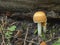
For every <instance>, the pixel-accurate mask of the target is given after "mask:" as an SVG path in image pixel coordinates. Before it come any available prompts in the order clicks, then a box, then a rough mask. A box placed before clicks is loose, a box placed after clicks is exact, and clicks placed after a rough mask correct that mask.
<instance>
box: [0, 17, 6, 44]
mask: <svg viewBox="0 0 60 45" xmlns="http://www.w3.org/2000/svg"><path fill="white" fill-rule="evenodd" d="M1 21H2V25H1V31H2V33H1V34H2V40H3V41H2V43H1V45H5V40H4V39H5V37H4V31H3V28H4V20H3V17H2V19H1Z"/></svg>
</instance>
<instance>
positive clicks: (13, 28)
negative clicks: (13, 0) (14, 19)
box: [8, 25, 16, 31]
mask: <svg viewBox="0 0 60 45" xmlns="http://www.w3.org/2000/svg"><path fill="white" fill-rule="evenodd" d="M15 29H16V26H15V25H13V26H11V27H8V30H10V31H15Z"/></svg>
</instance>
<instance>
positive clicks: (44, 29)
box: [43, 23, 46, 33]
mask: <svg viewBox="0 0 60 45" xmlns="http://www.w3.org/2000/svg"><path fill="white" fill-rule="evenodd" d="M43 31H44V33H46V23H45V25H44V26H43Z"/></svg>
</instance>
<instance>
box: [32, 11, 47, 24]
mask: <svg viewBox="0 0 60 45" xmlns="http://www.w3.org/2000/svg"><path fill="white" fill-rule="evenodd" d="M33 21H34V22H35V23H40V22H46V21H47V18H46V14H45V13H44V12H43V11H38V12H36V13H35V14H34V15H33Z"/></svg>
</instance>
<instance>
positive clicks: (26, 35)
mask: <svg viewBox="0 0 60 45" xmlns="http://www.w3.org/2000/svg"><path fill="white" fill-rule="evenodd" d="M27 35H28V28H27V31H26V35H25V39H24V45H26V41H25V40H26V39H27Z"/></svg>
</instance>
